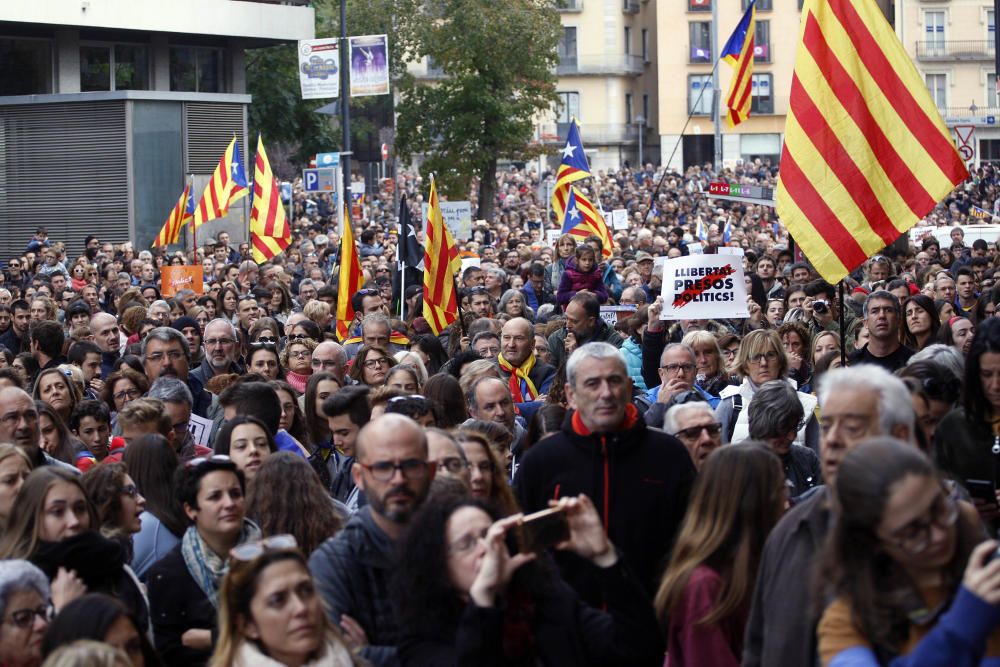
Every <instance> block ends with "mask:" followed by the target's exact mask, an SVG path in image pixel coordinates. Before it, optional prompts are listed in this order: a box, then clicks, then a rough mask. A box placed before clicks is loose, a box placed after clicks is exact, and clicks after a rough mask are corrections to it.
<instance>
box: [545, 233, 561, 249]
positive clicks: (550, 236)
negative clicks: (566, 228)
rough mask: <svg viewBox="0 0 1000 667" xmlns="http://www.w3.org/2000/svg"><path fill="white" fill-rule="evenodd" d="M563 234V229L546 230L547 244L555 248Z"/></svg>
mask: <svg viewBox="0 0 1000 667" xmlns="http://www.w3.org/2000/svg"><path fill="white" fill-rule="evenodd" d="M562 233H563V232H562V230H561V229H546V230H545V243H546V244H547V245H548V246H549V247H550V248H555V247H556V241H558V240H559V237H560V236H562Z"/></svg>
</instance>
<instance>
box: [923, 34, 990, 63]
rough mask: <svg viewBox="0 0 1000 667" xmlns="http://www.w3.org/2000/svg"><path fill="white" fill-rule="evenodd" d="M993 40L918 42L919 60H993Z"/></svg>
mask: <svg viewBox="0 0 1000 667" xmlns="http://www.w3.org/2000/svg"><path fill="white" fill-rule="evenodd" d="M993 54H994V49H993V42H991V41H989V40H986V39H965V40H950V41H942V42H917V59H918V60H992V59H993Z"/></svg>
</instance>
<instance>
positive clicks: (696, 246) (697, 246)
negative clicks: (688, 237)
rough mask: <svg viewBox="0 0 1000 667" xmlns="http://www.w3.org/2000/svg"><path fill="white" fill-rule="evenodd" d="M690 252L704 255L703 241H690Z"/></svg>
mask: <svg viewBox="0 0 1000 667" xmlns="http://www.w3.org/2000/svg"><path fill="white" fill-rule="evenodd" d="M688 253H690V254H692V255H704V254H705V246H703V245H702V244H701V243H688Z"/></svg>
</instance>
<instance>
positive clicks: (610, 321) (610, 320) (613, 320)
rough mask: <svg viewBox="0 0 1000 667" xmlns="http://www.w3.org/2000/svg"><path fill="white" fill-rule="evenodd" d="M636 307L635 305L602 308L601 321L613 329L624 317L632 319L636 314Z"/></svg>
mask: <svg viewBox="0 0 1000 667" xmlns="http://www.w3.org/2000/svg"><path fill="white" fill-rule="evenodd" d="M636 308H638V306H636V305H635V304H628V305H624V306H601V319H602V320H604V323H605V324H607V325H608V326H609V327H611V328H612V329H613V328H614V327H615V324H617V323H618V320H620V319H622V318H623V317H632V315H634V314H635V311H636Z"/></svg>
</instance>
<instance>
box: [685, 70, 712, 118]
mask: <svg viewBox="0 0 1000 667" xmlns="http://www.w3.org/2000/svg"><path fill="white" fill-rule="evenodd" d="M712 92H713V91H712V75H711V74H689V75H688V113H690V114H694V115H698V116H710V115H711V114H712Z"/></svg>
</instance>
